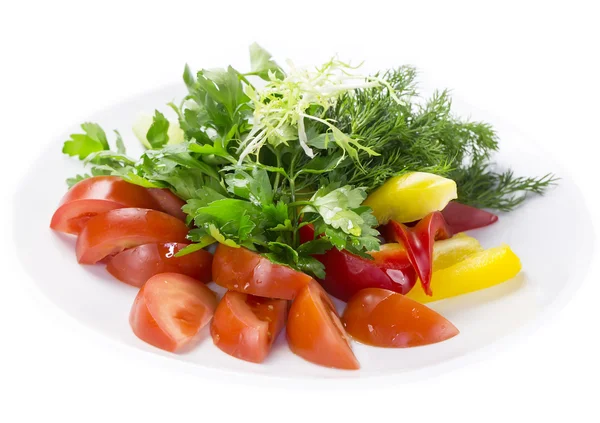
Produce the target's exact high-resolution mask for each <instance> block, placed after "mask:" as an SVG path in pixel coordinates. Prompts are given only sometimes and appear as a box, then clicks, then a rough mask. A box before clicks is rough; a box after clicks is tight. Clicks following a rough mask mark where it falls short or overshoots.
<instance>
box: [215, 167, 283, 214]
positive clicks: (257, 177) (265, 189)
mask: <svg viewBox="0 0 600 423" xmlns="http://www.w3.org/2000/svg"><path fill="white" fill-rule="evenodd" d="M225 183H226V184H227V190H228V191H229V192H231V193H232V194H235V195H237V196H238V197H242V198H244V199H246V200H250V202H252V203H253V204H255V205H257V206H261V205H269V204H272V203H273V189H272V188H271V181H270V180H269V175H268V174H267V171H266V170H264V169H259V168H254V169H252V172H251V173H248V172H246V171H244V170H241V169H237V170H236V171H235V172H233V173H229V174H227V175H225Z"/></svg>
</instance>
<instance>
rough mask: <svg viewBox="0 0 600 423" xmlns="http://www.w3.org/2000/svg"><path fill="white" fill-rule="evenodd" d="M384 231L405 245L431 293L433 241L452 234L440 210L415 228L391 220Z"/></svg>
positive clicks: (409, 256) (422, 220) (423, 282)
mask: <svg viewBox="0 0 600 423" xmlns="http://www.w3.org/2000/svg"><path fill="white" fill-rule="evenodd" d="M383 232H384V233H386V235H388V237H391V238H393V239H395V240H396V242H398V243H400V244H402V245H404V248H406V252H407V254H408V259H409V260H410V262H411V264H412V265H413V267H414V269H415V271H416V272H417V275H418V276H419V278H420V279H421V285H422V286H423V289H424V290H425V293H426V294H427V295H431V294H432V292H431V288H430V286H429V285H430V283H431V274H432V273H433V243H434V242H435V241H437V240H440V239H448V238H450V237H451V236H452V231H451V230H450V227H449V226H448V225H447V224H446V221H445V220H444V216H443V215H442V213H440V212H433V213H429V214H428V215H427V216H425V217H424V218H423V219H421V221H420V222H419V223H417V225H416V226H415V227H413V228H409V227H407V226H406V225H403V224H402V223H398V222H395V221H393V220H392V221H390V222H389V223H388V224H387V225H385V227H384V228H383Z"/></svg>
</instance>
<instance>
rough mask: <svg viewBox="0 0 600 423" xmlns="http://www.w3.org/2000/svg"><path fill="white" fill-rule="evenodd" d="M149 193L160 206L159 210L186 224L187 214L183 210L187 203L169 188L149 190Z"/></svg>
mask: <svg viewBox="0 0 600 423" xmlns="http://www.w3.org/2000/svg"><path fill="white" fill-rule="evenodd" d="M148 193H149V194H150V195H151V196H152V198H154V200H155V201H156V203H157V204H158V209H157V210H160V211H163V212H165V213H167V214H170V215H171V216H173V217H176V218H177V219H179V220H183V221H184V222H185V218H186V214H185V213H184V212H183V210H181V208H182V207H183V206H184V205H185V201H183V200H182V199H181V198H179V197H178V196H176V195H175V194H173V193H172V192H171V190H169V189H167V188H148Z"/></svg>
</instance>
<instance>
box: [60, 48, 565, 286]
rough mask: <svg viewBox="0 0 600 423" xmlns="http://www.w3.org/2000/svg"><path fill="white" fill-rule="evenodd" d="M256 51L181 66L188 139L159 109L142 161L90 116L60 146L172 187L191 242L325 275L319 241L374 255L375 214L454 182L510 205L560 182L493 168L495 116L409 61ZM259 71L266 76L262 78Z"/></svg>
mask: <svg viewBox="0 0 600 423" xmlns="http://www.w3.org/2000/svg"><path fill="white" fill-rule="evenodd" d="M250 56H251V69H250V71H249V72H246V73H243V72H240V71H238V70H236V69H233V68H232V67H228V68H226V69H217V70H206V69H202V70H200V71H199V72H197V73H196V74H194V73H193V72H192V71H191V70H190V69H189V68H188V67H186V69H185V72H184V82H185V84H186V86H187V88H188V95H187V96H186V98H185V99H183V101H182V102H181V103H180V104H179V105H177V104H170V106H171V108H172V109H173V110H174V111H175V112H176V114H177V116H178V120H179V126H180V128H181V130H182V131H183V133H184V137H185V141H184V142H182V143H180V144H176V145H171V144H169V140H170V139H171V137H170V136H169V128H172V127H173V124H172V123H170V122H169V121H168V120H167V119H166V118H165V116H164V115H163V114H162V113H160V112H156V113H155V115H154V117H153V118H152V123H151V124H150V127H149V128H148V129H147V132H146V139H147V140H148V142H149V144H150V145H151V146H152V149H149V150H147V151H146V152H144V154H143V155H142V157H141V158H139V159H138V160H135V159H131V158H129V157H127V156H126V155H125V150H124V147H123V143H122V141H121V140H120V137H119V136H118V135H117V149H116V151H113V150H110V146H109V143H108V141H107V137H106V134H105V133H104V131H103V130H102V128H100V127H99V126H97V125H95V124H85V125H84V126H83V130H84V133H83V134H74V135H73V136H72V137H71V140H69V141H67V142H66V143H65V148H64V151H65V153H67V154H70V155H73V156H77V157H79V158H81V159H83V160H85V162H86V163H87V164H88V165H89V166H90V167H91V174H92V175H107V174H109V175H119V176H121V177H122V178H123V179H124V180H126V181H128V182H132V183H135V184H139V185H141V186H144V187H147V188H168V189H170V190H171V191H172V192H173V193H174V194H175V195H177V196H178V197H179V198H181V199H183V200H185V201H187V204H186V206H185V207H184V211H185V213H186V214H187V217H188V221H189V222H193V223H194V225H195V228H193V229H192V231H191V232H190V234H189V240H190V241H192V242H196V243H201V245H205V243H206V242H207V240H208V239H209V237H212V238H213V239H215V240H218V241H219V242H221V243H227V244H228V245H230V246H234V245H235V246H237V245H240V246H243V247H245V248H247V249H250V250H252V251H255V252H257V253H259V254H262V255H264V257H267V258H268V259H269V260H271V261H273V262H274V263H277V264H282V265H286V266H288V267H291V268H293V269H295V270H298V271H301V272H304V273H308V274H310V275H311V276H313V277H319V278H324V276H325V274H324V273H325V270H324V268H323V266H322V264H321V263H320V262H319V261H317V260H315V259H314V258H313V255H314V254H316V253H323V252H325V251H326V250H328V249H331V248H337V249H338V250H347V251H349V252H350V253H352V254H355V255H358V256H361V257H364V258H368V257H366V256H367V254H366V253H367V251H376V250H377V249H378V247H379V244H380V241H379V239H378V238H377V236H378V232H377V230H376V229H375V227H376V226H377V224H378V222H377V219H376V218H375V216H377V215H378V214H379V213H383V214H382V216H381V219H382V221H385V220H386V219H387V218H390V217H394V216H392V215H393V214H397V216H396V218H400V220H401V221H405V219H419V218H421V217H423V216H424V215H425V214H426V213H428V212H431V211H434V210H439V209H441V208H443V206H444V205H445V203H446V202H447V201H448V200H450V199H452V198H454V197H456V194H457V193H458V200H459V201H461V202H462V203H465V204H469V205H473V206H477V207H486V206H497V207H499V208H501V209H503V210H504V209H510V208H512V207H514V206H515V205H517V204H518V203H520V201H522V193H523V192H536V193H543V192H544V190H545V189H546V188H547V187H549V186H550V185H551V184H552V183H553V177H552V176H546V177H542V178H520V177H515V176H513V174H512V173H511V172H506V173H503V174H496V173H494V172H493V171H491V170H490V160H491V153H492V152H493V151H495V150H496V149H497V146H498V143H497V141H498V140H497V136H496V133H495V132H494V130H493V129H492V128H491V126H489V125H488V124H485V123H479V122H470V121H465V120H461V119H459V118H456V117H455V116H454V115H453V114H452V113H451V110H450V97H449V94H448V92H446V91H443V92H437V93H435V94H434V95H433V96H432V97H431V98H430V99H428V100H425V101H424V102H423V101H421V100H420V99H419V98H418V93H417V91H416V88H415V87H416V82H415V76H416V72H415V70H414V69H412V68H409V67H401V68H398V69H394V70H390V71H387V72H383V73H380V74H376V75H371V76H368V75H361V74H360V73H359V71H358V69H357V68H355V67H353V66H351V65H349V64H347V63H343V62H341V61H339V60H336V59H334V60H330V61H328V62H327V63H325V64H324V65H323V66H320V67H317V68H315V69H304V68H296V67H293V66H292V67H290V69H289V70H287V71H286V70H284V69H282V68H281V67H280V66H279V65H278V64H277V63H275V61H274V60H273V59H272V57H271V56H270V54H269V53H268V52H266V51H265V50H263V49H262V48H260V47H259V46H258V45H256V44H254V45H252V47H251V52H250ZM256 77H259V78H262V79H264V80H265V82H264V83H262V84H261V85H260V86H259V85H258V84H254V83H253V82H252V81H253V79H252V78H256ZM144 128H145V126H144ZM142 132H143V131H142ZM85 177H86V175H81V176H80V177H78V178H85ZM390 178H393V179H392V180H391V181H388V180H389V179H390ZM74 179H77V178H74ZM452 180H454V181H456V186H455V183H454V182H453V181H452ZM386 181H388V182H386ZM402 181H403V182H402ZM399 182H400V187H401V188H402V187H403V188H402V189H401V191H400V192H404V193H405V194H406V195H407V197H406V200H402V201H399V202H398V203H397V204H398V206H396V205H395V203H394V202H386V201H385V197H386V196H389V195H390V192H391V191H394V189H397V188H398V183H399ZM384 183H386V185H385V186H383V184H384ZM394 186H395V187H396V188H393V187H394ZM410 186H413V187H419V188H424V189H420V190H419V191H420V194H419V201H411V200H410V195H411V194H410V193H411V192H412V193H414V192H415V191H414V190H411V189H410V188H409V187H410ZM386 192H387V194H386ZM425 193H427V194H425ZM367 194H371V199H370V200H367V201H366V203H365V198H366V197H367ZM378 197H381V198H384V199H383V200H377V198H378ZM393 197H394V200H396V199H398V200H400V199H401V197H402V195H400V194H398V195H393ZM369 204H371V205H372V206H373V207H374V208H375V209H376V210H375V214H373V212H372V211H371V210H370V208H369V207H368V205H369ZM404 212H407V213H408V212H410V213H409V214H407V215H406V216H402V215H401V214H399V213H404ZM406 222H408V220H406ZM309 223H310V224H313V225H314V227H315V228H316V230H317V233H318V234H320V237H319V239H318V240H311V242H308V243H306V244H307V245H301V243H300V242H299V239H300V237H299V230H300V229H301V227H302V226H303V225H306V224H309ZM196 248H201V247H196ZM187 251H193V248H192V249H190V250H186V252H187Z"/></svg>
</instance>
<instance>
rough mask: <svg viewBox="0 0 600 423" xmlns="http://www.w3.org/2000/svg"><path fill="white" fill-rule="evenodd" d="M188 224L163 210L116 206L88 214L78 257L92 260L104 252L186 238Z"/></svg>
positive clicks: (79, 243) (100, 258)
mask: <svg viewBox="0 0 600 423" xmlns="http://www.w3.org/2000/svg"><path fill="white" fill-rule="evenodd" d="M187 232H188V227H187V226H186V225H185V223H183V222H182V221H181V220H179V219H177V218H175V217H173V216H170V215H168V214H166V213H163V212H159V211H156V210H148V209H134V208H126V209H116V210H111V211H108V212H106V213H103V214H100V215H98V216H95V217H93V218H91V219H90V220H89V221H88V223H87V225H85V227H84V228H83V230H82V231H81V234H79V237H78V238H77V245H76V252H77V261H79V263H81V264H94V263H96V262H98V261H100V260H102V259H103V258H105V257H106V256H109V255H111V254H115V253H119V252H121V251H123V250H124V249H126V248H132V247H137V246H138V245H142V244H151V243H165V242H185V241H186V235H187Z"/></svg>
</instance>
